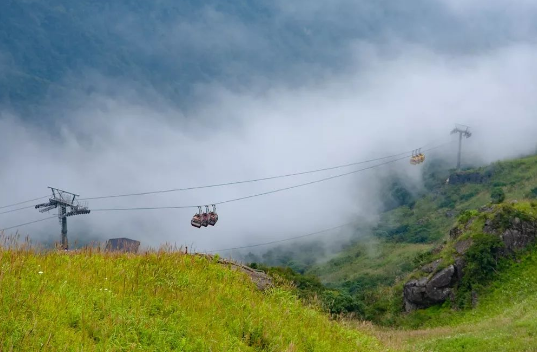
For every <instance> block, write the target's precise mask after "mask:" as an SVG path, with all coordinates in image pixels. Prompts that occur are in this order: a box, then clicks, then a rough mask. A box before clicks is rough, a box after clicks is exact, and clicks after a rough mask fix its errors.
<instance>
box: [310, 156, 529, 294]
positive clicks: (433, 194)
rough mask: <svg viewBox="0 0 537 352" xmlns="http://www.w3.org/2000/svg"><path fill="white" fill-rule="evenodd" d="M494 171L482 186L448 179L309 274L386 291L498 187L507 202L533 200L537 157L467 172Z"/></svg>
mask: <svg viewBox="0 0 537 352" xmlns="http://www.w3.org/2000/svg"><path fill="white" fill-rule="evenodd" d="M490 170H491V171H492V177H491V178H490V180H489V181H488V182H486V183H483V184H462V185H446V184H444V181H445V179H444V178H440V179H439V180H436V181H435V182H436V183H435V185H434V187H433V189H431V190H430V191H429V192H427V193H425V194H423V195H422V196H421V197H420V198H418V199H416V202H415V204H414V205H413V206H412V207H411V208H410V207H408V206H402V207H399V208H396V209H393V210H390V211H387V212H385V213H383V214H382V215H381V218H380V221H379V225H378V226H377V227H375V228H373V229H371V230H370V231H369V233H363V238H362V239H359V240H357V241H356V243H355V244H354V245H352V246H349V247H347V248H346V249H344V250H343V251H342V252H341V253H339V254H338V255H337V256H336V257H335V258H333V259H332V260H330V261H327V262H324V263H320V264H317V265H316V266H314V267H312V268H310V269H309V270H308V271H307V272H308V273H310V274H315V275H318V276H319V278H320V279H321V281H322V282H323V283H326V284H329V285H331V286H342V285H344V284H345V283H346V282H348V281H349V280H350V281H353V280H356V279H361V280H362V281H363V279H364V278H365V280H366V281H368V280H369V281H375V282H377V284H378V285H386V284H387V283H389V282H393V281H395V280H396V279H397V277H401V276H403V275H405V274H408V273H409V272H410V271H411V270H412V269H413V268H411V267H409V263H411V262H412V258H413V257H415V256H416V255H417V254H419V253H420V252H423V251H427V250H428V249H431V248H433V247H434V246H438V245H440V244H442V243H443V242H444V241H445V240H446V239H447V237H448V233H449V230H450V229H451V228H452V227H453V226H454V225H455V224H456V222H457V216H458V215H459V214H460V213H461V212H464V211H466V210H472V209H477V208H479V207H482V206H484V205H488V204H489V203H490V201H491V198H490V195H491V192H492V190H493V189H494V188H495V187H502V189H503V191H504V192H505V195H506V200H505V202H508V201H511V200H521V199H524V198H528V197H532V192H531V191H532V189H534V188H536V187H537V156H530V157H525V158H521V159H516V160H508V161H502V162H497V163H494V164H492V165H490V166H487V167H482V168H478V169H476V170H469V171H468V172H474V171H479V172H481V173H486V172H489V171H490ZM535 197H537V191H536V193H535ZM371 239H373V242H372V243H371ZM372 247H374V248H375V250H374V251H373V252H371V253H373V254H367V253H368V252H367V251H366V250H365V248H372ZM364 252H365V253H366V254H365V255H364V254H363V253H364ZM375 253H379V255H376V254H375ZM368 287H369V286H368Z"/></svg>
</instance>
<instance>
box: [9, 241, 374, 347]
mask: <svg viewBox="0 0 537 352" xmlns="http://www.w3.org/2000/svg"><path fill="white" fill-rule="evenodd" d="M0 316H1V317H2V319H0V349H2V350H17V351H19V350H28V351H37V350H49V351H61V350H82V349H83V350H88V351H89V350H152V351H163V350H171V349H175V350H179V351H197V352H199V351H374V350H378V349H379V347H378V345H377V340H375V339H374V338H372V337H368V336H366V335H365V334H362V333H360V332H357V331H354V330H351V329H348V328H346V327H344V326H342V325H340V324H338V323H336V322H333V321H329V320H328V319H327V317H326V316H325V315H323V314H322V313H320V312H318V311H315V310H314V309H311V308H306V307H304V306H303V305H302V304H301V303H300V302H299V301H298V300H297V299H296V298H295V296H294V295H292V294H291V293H290V291H288V290H286V289H281V288H276V289H273V290H271V291H270V292H266V293H261V292H259V291H257V290H256V289H255V287H254V285H253V284H252V283H251V282H250V281H249V279H248V278H247V277H246V276H245V275H244V274H242V273H240V272H236V271H232V270H228V269H227V268H224V267H222V266H221V265H219V264H216V263H213V262H210V261H209V260H207V259H204V258H201V257H196V256H190V255H183V254H179V253H152V254H144V255H110V254H102V253H92V252H90V251H86V252H82V253H78V254H64V253H58V252H49V253H46V254H36V253H32V252H29V251H14V250H0Z"/></svg>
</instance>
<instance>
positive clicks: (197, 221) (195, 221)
mask: <svg viewBox="0 0 537 352" xmlns="http://www.w3.org/2000/svg"><path fill="white" fill-rule="evenodd" d="M198 209H199V213H197V214H195V215H194V216H193V217H192V220H190V224H191V225H192V226H194V227H197V228H198V229H199V228H200V227H201V225H202V213H201V207H198Z"/></svg>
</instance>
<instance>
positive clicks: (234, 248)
mask: <svg viewBox="0 0 537 352" xmlns="http://www.w3.org/2000/svg"><path fill="white" fill-rule="evenodd" d="M352 224H353V223H352V222H350V223H346V224H343V225H339V226H334V227H331V228H329V229H324V230H320V231H316V232H311V233H308V234H306V235H301V236H295V237H289V238H284V239H281V240H275V241H270V242H263V243H258V244H252V245H249V246H241V247H233V248H224V249H216V250H212V251H208V252H205V253H215V252H227V251H233V250H236V249H245V248H254V247H261V246H267V245H269V244H276V243H281V242H286V241H292V240H297V239H300V238H304V237H311V236H314V235H319V234H321V233H325V232H329V231H333V230H337V229H340V228H342V227H345V226H349V225H352Z"/></svg>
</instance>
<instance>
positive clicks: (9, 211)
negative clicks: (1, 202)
mask: <svg viewBox="0 0 537 352" xmlns="http://www.w3.org/2000/svg"><path fill="white" fill-rule="evenodd" d="M30 208H35V205H29V206H27V207H22V208H17V209H11V210H6V211H3V212H0V215H2V214H8V213H13V212H15V211H19V210H24V209H30Z"/></svg>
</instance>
